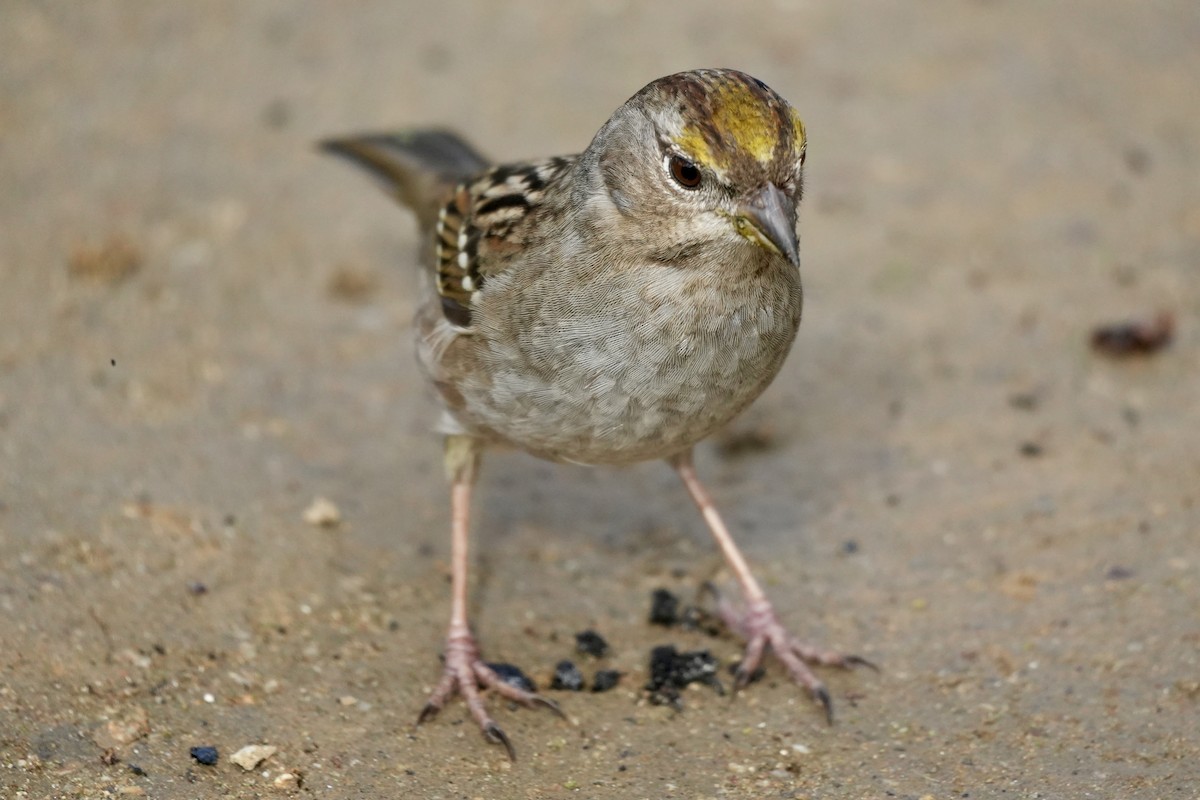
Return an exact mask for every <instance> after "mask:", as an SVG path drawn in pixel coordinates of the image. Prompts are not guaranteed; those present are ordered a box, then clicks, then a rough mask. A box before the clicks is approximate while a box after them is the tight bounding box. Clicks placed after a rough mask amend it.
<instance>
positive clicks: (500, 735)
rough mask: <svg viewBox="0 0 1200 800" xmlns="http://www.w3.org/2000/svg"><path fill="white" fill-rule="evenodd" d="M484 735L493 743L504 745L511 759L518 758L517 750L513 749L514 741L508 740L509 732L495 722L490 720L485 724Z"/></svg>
mask: <svg viewBox="0 0 1200 800" xmlns="http://www.w3.org/2000/svg"><path fill="white" fill-rule="evenodd" d="M483 735H484V737H485V738H486V739H487V740H488V741H489V742H491V743H492V744H502V745H504V749H505V750H507V751H508V760H509V761H516V760H517V751H516V750H514V749H513V746H512V742H510V741H509V740H508V734H506V733H505V732H504V730H503V729H502V728H501V727H500V726H499V725H497V724H496V723H495V722H489V723H488V724H487V725H484V726H483Z"/></svg>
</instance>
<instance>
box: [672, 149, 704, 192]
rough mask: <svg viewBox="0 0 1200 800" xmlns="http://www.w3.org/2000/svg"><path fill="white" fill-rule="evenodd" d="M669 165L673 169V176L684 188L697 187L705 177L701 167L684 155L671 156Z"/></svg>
mask: <svg viewBox="0 0 1200 800" xmlns="http://www.w3.org/2000/svg"><path fill="white" fill-rule="evenodd" d="M668 167H669V168H670V170H671V177H672V178H674V179H675V182H676V183H678V184H679V185H680V186H682V187H683V188H685V189H695V188H696V187H697V186H699V185H700V179H701V178H702V177H703V176H702V175H701V174H700V168H699V167H697V166H696V165H695V164H693V163H692V162H690V161H688V160H687V159H686V158H684V157H683V156H671V160H670V161H669V162H668Z"/></svg>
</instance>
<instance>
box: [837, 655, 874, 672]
mask: <svg viewBox="0 0 1200 800" xmlns="http://www.w3.org/2000/svg"><path fill="white" fill-rule="evenodd" d="M842 664H843V665H844V666H846V667H847V668H849V667H866V668H867V669H870V670H874V671H875V672H879V671H880V669H879V665H878V664H876V663H875V662H873V661H868V660H867V659H865V658H863V657H862V656H846V657H845V658H843V659H842Z"/></svg>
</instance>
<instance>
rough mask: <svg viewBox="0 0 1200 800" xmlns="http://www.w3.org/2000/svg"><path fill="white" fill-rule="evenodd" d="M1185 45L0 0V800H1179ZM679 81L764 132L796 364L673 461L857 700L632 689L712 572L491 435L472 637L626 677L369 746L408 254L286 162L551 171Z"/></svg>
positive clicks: (428, 593)
mask: <svg viewBox="0 0 1200 800" xmlns="http://www.w3.org/2000/svg"><path fill="white" fill-rule="evenodd" d="M1197 41H1200V8H1198V7H1197V6H1196V5H1195V4H1194V3H1188V2H1167V1H1166V0H1162V1H1161V2H1145V3H1137V4H1135V3H1126V2H1118V1H1116V0H1095V1H1094V2H1086V3H1083V2H1078V3H1076V2H1063V3H1055V4H1048V3H1039V2H1034V1H1033V0H1028V1H1027V2H1015V1H1014V2H1003V1H1002V0H990V1H985V0H976V1H975V2H965V1H963V0H955V1H952V0H937V2H930V3H924V4H921V5H920V6H919V7H918V6H916V5H906V4H887V3H873V2H845V3H829V2H817V1H816V0H794V1H793V2H787V1H786V0H777V2H763V3H755V4H732V3H707V2H693V3H655V4H649V3H632V2H629V3H626V2H569V3H557V4H549V3H533V2H529V3H486V2H465V1H464V2H442V3H409V2H377V1H371V0H355V1H354V2H346V3H340V4H331V3H316V2H260V3H253V4H248V3H236V2H197V3H190V4H154V5H149V4H131V3H119V2H91V3H87V4H78V3H48V2H24V1H23V0H13V1H12V2H6V3H5V4H4V5H3V7H2V8H0V608H3V610H4V613H5V616H6V618H7V619H8V620H10V622H9V623H7V624H5V625H3V626H0V763H2V764H3V766H4V769H0V787H4V788H6V790H7V791H9V792H12V793H13V796H27V797H43V796H59V795H67V794H80V795H87V796H99V793H101V792H107V793H124V794H137V793H138V792H139V791H141V792H145V793H147V794H149V795H152V796H162V797H172V796H189V797H205V796H227V795H230V794H234V795H242V794H254V793H258V792H278V793H281V794H286V793H289V792H290V793H311V794H315V795H319V796H350V795H355V796H358V795H370V796H380V795H383V794H385V793H391V794H399V795H403V796H413V797H420V796H433V795H435V794H438V793H440V794H441V795H443V796H455V797H457V796H463V797H474V796H487V797H496V798H506V797H521V798H527V797H560V796H565V795H567V794H571V793H576V792H583V793H585V794H587V795H588V796H593V797H643V796H645V797H651V796H653V797H687V798H694V797H725V796H731V797H742V796H745V797H767V796H770V797H823V796H881V795H884V794H887V795H888V796H898V797H913V798H917V797H926V796H928V797H950V796H968V795H969V796H971V797H992V796H1008V797H1013V796H1031V797H1032V796H1056V797H1088V796H1118V795H1119V796H1122V797H1160V796H1168V795H1170V796H1184V795H1185V794H1187V792H1188V791H1190V789H1189V788H1188V787H1191V786H1193V785H1194V784H1195V782H1196V780H1197V779H1198V778H1200V770H1198V768H1197V766H1196V764H1197V760H1196V756H1197V755H1200V753H1198V752H1197V745H1196V740H1195V735H1194V730H1195V719H1196V713H1197V704H1198V703H1200V683H1198V682H1197V678H1198V676H1200V669H1198V667H1200V655H1198V650H1200V621H1198V618H1197V615H1196V609H1197V608H1198V607H1200V581H1198V570H1200V546H1198V544H1197V542H1198V541H1200V511H1197V505H1196V504H1197V500H1198V494H1200V493H1198V489H1197V487H1200V456H1198V455H1197V453H1198V452H1200V448H1198V447H1197V445H1198V444H1200V439H1198V436H1200V434H1197V431H1198V430H1200V406H1198V405H1197V401H1196V398H1197V397H1198V396H1200V356H1198V353H1200V350H1198V344H1200V335H1198V334H1197V326H1196V321H1197V312H1198V311H1200V194H1198V193H1197V191H1196V187H1197V186H1198V185H1200V180H1198V178H1200V144H1198V143H1200V104H1198V103H1197V102H1196V100H1195V79H1196V76H1197V75H1198V74H1200V50H1198V49H1197V47H1196V42H1197ZM700 66H728V67H736V68H739V69H742V70H745V71H747V72H749V73H751V74H753V75H755V76H756V77H758V78H761V79H762V80H764V81H765V82H767V83H768V84H769V85H771V86H772V87H773V88H774V89H776V90H777V91H778V92H779V93H780V94H782V95H783V96H785V97H787V98H788V99H789V100H791V101H792V103H793V104H794V105H795V106H796V108H797V109H798V110H799V111H800V113H801V116H802V117H803V118H804V120H805V123H806V125H807V128H808V131H809V136H810V144H809V159H808V168H807V186H806V189H807V191H806V197H805V202H804V206H803V208H802V209H801V219H800V236H801V255H802V261H803V274H804V279H805V285H806V291H807V297H806V308H805V320H804V323H803V325H802V328H801V333H800V338H799V340H798V342H797V345H796V348H795V350H794V352H793V355H792V357H791V359H790V361H789V363H788V366H787V367H786V368H785V371H784V373H783V374H782V375H781V377H780V378H779V379H778V380H777V381H776V383H775V385H774V386H773V387H772V388H771V389H770V390H769V392H768V393H767V394H766V395H765V396H764V397H763V398H762V399H761V400H760V401H759V402H758V403H757V404H756V405H755V406H754V407H753V408H752V409H750V411H748V412H747V414H745V415H744V416H743V417H742V418H741V419H739V420H738V421H736V422H735V423H734V424H733V426H732V427H731V429H730V430H729V431H727V432H726V433H724V434H722V435H721V436H719V437H717V438H716V439H715V440H714V441H713V443H712V444H710V445H707V446H705V447H703V448H702V451H701V453H700V456H699V460H700V469H701V472H702V474H703V475H705V476H706V478H707V479H708V480H709V482H710V483H711V486H712V489H713V491H714V493H715V494H716V495H717V497H718V500H719V502H720V503H721V504H722V506H723V508H724V510H725V513H726V514H727V516H728V517H729V521H730V523H731V526H733V527H734V528H735V530H736V534H737V535H738V537H739V540H740V541H741V542H742V543H743V545H744V546H745V548H746V550H747V553H748V556H749V558H750V559H751V561H752V562H754V563H755V564H756V565H757V566H758V568H759V569H760V570H761V574H762V575H763V577H764V578H765V579H766V582H767V583H768V584H769V591H770V592H771V594H772V596H773V597H774V599H775V601H776V604H777V607H778V608H779V610H780V612H781V614H782V615H783V616H784V617H785V618H787V620H788V621H789V622H790V624H791V627H792V628H793V629H795V630H797V631H799V632H802V633H804V634H805V635H811V638H813V639H814V640H816V641H819V642H822V643H826V644H829V645H836V646H839V647H842V648H845V649H847V650H849V651H852V652H858V653H861V654H862V655H864V656H866V657H868V658H870V659H871V660H873V661H877V662H879V663H880V664H881V665H882V666H883V671H882V672H881V673H880V674H878V675H876V674H871V673H867V672H862V673H855V674H828V675H826V677H827V678H828V681H829V683H830V686H831V689H832V690H833V692H834V696H835V702H836V703H837V706H838V709H839V721H838V723H837V724H836V725H835V726H833V727H832V728H830V727H827V726H825V724H824V722H823V721H822V719H821V716H820V714H819V713H818V712H817V711H816V710H815V709H814V708H813V707H811V704H810V702H809V700H808V698H806V697H804V696H802V694H801V693H800V692H799V690H797V689H795V688H794V687H792V686H791V685H789V684H788V682H787V681H786V680H784V679H783V677H782V675H781V673H780V671H779V670H778V667H777V665H773V666H771V667H770V668H769V669H768V676H767V679H766V680H765V681H763V682H761V683H759V684H757V685H756V686H754V687H752V689H751V690H749V691H747V692H746V693H744V694H743V696H741V697H739V698H737V699H736V700H733V701H730V700H729V699H728V698H718V697H715V696H713V695H712V694H711V693H709V692H708V691H707V690H705V691H703V692H686V693H685V702H686V706H687V707H686V710H685V711H684V712H682V713H681V714H675V713H673V712H670V711H669V710H667V709H663V708H656V707H651V706H648V705H646V704H645V703H644V701H642V700H641V697H640V692H639V689H640V687H641V685H642V683H643V682H644V680H645V658H646V654H647V653H648V650H649V648H650V647H651V646H653V645H655V644H660V643H664V642H666V641H671V642H674V643H676V644H678V645H679V646H680V647H681V648H686V649H699V648H710V649H712V650H713V652H714V654H716V655H718V656H719V657H721V658H722V659H724V660H726V661H728V660H732V659H734V658H736V657H737V652H738V647H737V645H736V643H735V642H734V641H733V640H732V639H729V638H720V639H713V638H711V637H707V636H705V635H703V634H701V633H697V632H677V631H663V630H657V629H653V628H651V627H650V626H648V625H647V624H646V622H645V616H646V611H647V609H648V600H647V598H648V596H649V592H650V591H651V589H653V588H655V587H658V586H667V587H668V588H671V589H672V590H674V591H677V592H680V593H682V594H685V595H688V594H690V592H692V591H693V590H694V589H695V587H696V586H697V585H698V584H699V582H700V581H701V580H703V579H705V578H708V577H712V576H713V575H714V574H715V570H716V567H717V566H718V562H717V560H716V557H715V555H714V554H713V552H712V547H711V545H710V544H709V542H708V540H707V534H706V533H705V531H704V529H703V526H702V524H701V522H700V520H699V519H698V518H696V517H695V515H694V512H693V511H692V509H691V508H690V506H689V505H688V502H687V500H686V497H685V496H684V494H683V492H682V491H681V490H680V489H679V487H678V486H676V484H675V481H674V479H673V477H672V476H671V474H670V472H669V470H666V469H664V468H663V467H662V466H661V465H657V464H648V465H644V466H641V467H637V468H634V469H631V470H625V471H604V470H597V471H588V470H583V469H573V468H562V467H554V466H552V465H548V464H544V463H541V462H537V461H534V460H533V459H529V458H526V457H524V456H520V455H501V456H497V457H495V458H493V459H492V460H491V461H490V462H489V464H490V469H489V468H488V467H487V466H485V473H484V481H483V484H482V486H481V491H480V493H479V499H478V509H479V510H478V514H477V519H476V524H475V530H476V539H475V543H476V545H475V556H476V568H475V574H474V579H475V583H474V591H475V597H474V602H475V604H476V616H475V624H476V625H477V628H478V630H479V632H480V633H481V636H482V640H483V643H484V646H485V648H486V649H487V655H488V657H489V658H492V659H494V660H498V661H512V662H515V663H518V664H520V665H521V666H522V667H523V668H525V669H526V671H527V672H529V673H530V674H532V675H534V677H535V678H537V679H539V681H540V682H545V681H546V679H547V677H548V675H549V672H550V671H551V670H552V667H553V665H554V663H555V662H556V661H557V660H559V659H560V658H564V657H571V656H572V653H571V642H572V641H573V639H572V634H573V632H575V631H578V630H582V629H584V628H587V627H596V628H597V629H599V630H600V631H601V632H602V633H604V635H605V636H606V637H607V638H608V639H609V641H610V643H611V644H612V645H613V653H612V655H610V656H609V657H608V659H607V661H606V662H605V663H604V664H603V665H602V666H606V667H609V668H614V669H619V670H621V671H622V672H624V673H625V677H624V678H623V681H622V684H621V686H620V687H618V689H617V690H614V691H613V692H609V693H606V694H603V695H572V696H559V697H557V698H556V699H559V700H560V702H562V704H563V705H564V707H566V709H567V711H568V713H569V714H570V716H571V718H572V721H571V722H570V723H563V722H561V721H559V720H556V719H553V718H551V717H550V716H549V715H544V714H536V713H532V712H526V711H511V710H508V709H506V708H504V707H502V706H501V707H498V708H497V709H496V713H497V718H498V719H499V720H500V722H501V724H502V725H504V727H505V729H506V731H508V733H509V735H510V736H512V737H513V739H514V742H515V743H516V745H517V748H518V751H519V753H520V756H521V760H520V761H519V762H517V763H516V764H515V765H509V764H508V762H507V761H506V760H505V759H504V757H503V753H502V751H501V749H500V748H494V747H488V746H487V745H485V744H484V743H483V742H482V741H481V740H480V738H479V737H478V735H477V733H476V731H475V730H474V729H473V728H472V727H471V725H470V724H462V723H463V721H464V719H465V717H466V715H465V712H464V710H463V709H462V707H461V705H457V704H455V705H452V706H451V707H450V708H448V709H447V710H446V711H445V712H444V713H443V714H442V716H441V717H440V718H439V719H438V720H437V721H436V722H434V723H431V724H429V725H427V726H424V727H423V728H421V729H419V730H414V729H413V727H412V720H413V719H414V718H415V714H416V711H417V710H418V709H419V707H420V705H421V703H422V702H423V699H424V694H425V692H426V691H427V689H428V686H429V684H430V683H431V682H432V681H434V680H435V679H436V677H437V674H438V661H437V655H436V654H437V652H438V648H439V647H440V640H441V636H442V631H443V626H444V621H445V620H444V618H445V615H446V613H448V586H447V583H446V571H445V562H446V558H447V554H448V543H447V542H446V538H447V537H446V535H445V531H446V530H447V528H448V515H447V510H446V499H445V496H446V491H445V487H444V485H443V481H442V478H441V474H440V473H441V467H440V449H439V444H438V442H437V440H436V438H435V437H434V436H433V435H431V434H430V433H429V428H430V426H431V423H432V420H433V419H434V414H435V408H434V406H433V404H432V403H431V402H430V401H429V399H428V397H427V396H426V393H425V390H424V389H423V388H422V386H421V382H420V380H419V375H418V372H417V369H416V367H415V364H414V363H413V362H412V358H411V350H412V348H411V345H410V343H409V339H408V326H409V318H410V316H411V313H412V310H413V299H414V293H413V291H412V287H413V286H414V285H415V274H414V271H415V263H414V262H415V258H414V256H415V253H416V249H417V241H416V230H415V226H414V224H413V223H412V220H411V219H410V218H409V217H408V216H407V214H406V213H405V212H403V211H400V210H398V209H397V208H395V207H394V206H393V205H391V203H390V202H389V201H388V200H387V199H386V198H385V197H384V196H383V195H381V194H380V193H379V192H378V191H376V190H375V188H374V187H373V186H372V185H371V184H370V183H369V182H368V181H366V180H365V179H364V178H363V177H362V176H360V175H358V174H355V173H354V172H353V171H352V170H350V169H347V168H346V167H345V166H344V165H342V164H339V163H336V162H334V161H331V160H329V159H327V158H323V157H321V156H319V155H318V154H317V153H316V151H315V150H314V147H313V142H314V141H316V140H317V139H320V138H322V137H325V136H330V135H336V134H345V133H351V132H361V131H379V130H392V129H400V128H404V127H410V126H420V125H445V126H449V127H452V128H454V129H456V130H458V131H460V132H462V133H464V134H465V135H467V136H468V137H469V138H470V139H471V140H473V141H474V142H476V143H477V145H478V146H479V148H480V149H481V150H483V151H484V152H486V153H488V154H490V155H492V156H493V157H495V158H496V159H498V160H505V159H522V158H529V157H538V156H544V155H551V154H557V153H569V152H577V151H579V150H581V149H582V148H583V147H585V146H586V144H587V143H588V141H589V140H590V138H591V136H592V135H593V134H594V133H595V131H596V130H597V129H598V128H599V126H600V125H601V124H602V123H603V122H604V121H605V119H607V117H608V116H609V114H610V113H611V112H612V111H613V110H614V109H616V107H617V106H619V105H620V104H621V103H622V102H624V100H625V99H626V98H627V97H629V96H630V95H631V94H633V93H634V92H635V91H637V90H638V89H639V88H641V87H642V86H643V85H644V84H646V83H647V82H649V81H650V80H653V79H654V78H657V77H659V76H662V75H665V74H668V73H671V72H676V71H679V70H683V69H689V68H694V67H700ZM1113 326H1116V327H1115V328H1114V327H1113ZM317 498H327V499H328V500H329V501H331V503H332V504H333V506H334V511H328V510H327V511H326V512H325V514H324V516H323V517H322V516H321V515H319V514H315V515H314V514H310V515H308V518H307V520H306V515H305V511H306V509H311V508H312V504H313V502H314V500H316V499H317ZM322 523H323V524H322ZM717 576H718V577H719V574H718V575H717ZM258 743H265V744H269V745H271V746H273V747H276V748H277V751H276V752H275V754H274V755H272V756H271V757H270V758H269V759H267V760H266V761H265V762H263V764H262V765H260V766H259V768H258V769H257V770H252V771H244V770H243V769H241V768H239V767H235V766H234V765H233V764H232V763H230V762H229V761H228V760H227V758H226V756H227V755H228V754H231V753H232V752H234V751H235V750H237V749H238V748H240V747H241V746H243V745H246V744H258ZM200 745H214V746H217V747H218V748H219V750H220V752H221V754H222V759H221V760H220V761H219V762H218V764H217V766H216V767H205V766H200V765H198V764H197V763H196V762H195V761H193V760H192V759H191V758H190V757H189V749H190V748H191V747H193V746H200ZM135 767H136V769H135ZM289 776H290V777H289ZM835 789H836V791H835ZM21 793H24V794H21ZM1039 793H1041V795H1039Z"/></svg>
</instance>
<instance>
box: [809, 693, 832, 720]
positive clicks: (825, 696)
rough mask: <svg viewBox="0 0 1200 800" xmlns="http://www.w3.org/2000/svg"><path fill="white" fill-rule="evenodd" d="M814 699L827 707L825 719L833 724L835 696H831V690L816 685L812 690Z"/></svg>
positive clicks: (823, 706)
mask: <svg viewBox="0 0 1200 800" xmlns="http://www.w3.org/2000/svg"><path fill="white" fill-rule="evenodd" d="M812 696H813V699H814V700H816V701H817V702H818V703H820V704H821V707H822V708H824V709H825V721H826V722H828V723H829V724H830V725H832V724H833V698H832V697H830V696H829V690H828V689H826V688H825V687H824V686H819V685H818V686H814V687H813V690H812Z"/></svg>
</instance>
